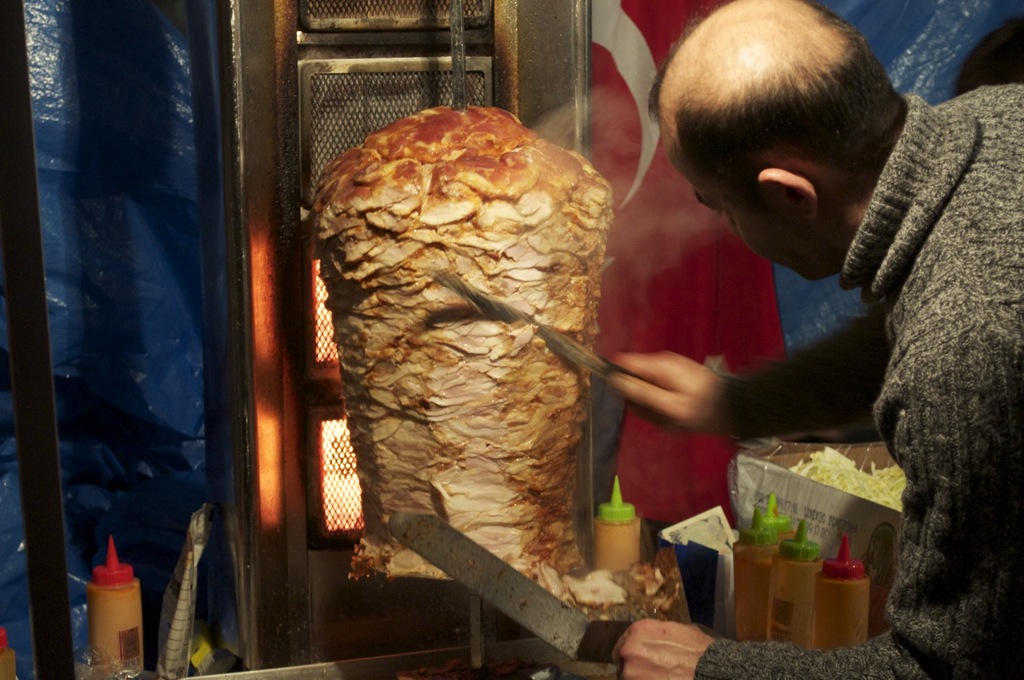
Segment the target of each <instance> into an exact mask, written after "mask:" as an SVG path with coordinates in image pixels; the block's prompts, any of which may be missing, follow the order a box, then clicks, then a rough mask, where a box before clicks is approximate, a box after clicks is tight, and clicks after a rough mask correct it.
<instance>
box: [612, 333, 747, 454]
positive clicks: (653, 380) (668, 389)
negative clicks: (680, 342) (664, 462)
mask: <svg viewBox="0 0 1024 680" xmlns="http://www.w3.org/2000/svg"><path fill="white" fill-rule="evenodd" d="M614 361H615V363H617V364H618V365H620V366H622V367H623V368H625V369H627V370H629V371H631V372H633V373H635V374H636V375H638V376H640V377H641V378H643V380H637V379H636V378H633V377H631V376H628V375H624V374H622V373H616V374H614V375H612V377H611V378H609V380H608V384H609V385H611V386H612V388H614V389H615V390H617V391H618V392H619V393H620V394H622V396H623V397H625V398H626V400H628V401H629V402H631V403H632V405H633V406H634V407H636V408H637V410H638V411H639V412H640V413H641V415H643V416H644V417H645V418H647V419H648V420H651V421H653V422H655V423H657V424H659V425H661V426H663V427H670V428H678V429H684V430H689V431H691V432H709V433H712V434H730V424H729V418H728V414H727V413H726V410H725V405H724V400H723V398H722V394H723V391H724V389H723V385H724V380H723V378H722V377H721V376H720V375H718V374H717V373H715V372H714V371H712V370H711V369H709V368H707V367H706V366H703V365H701V364H698V363H697V362H696V361H693V360H692V359H687V358H686V357H683V356H680V355H678V354H673V353H672V352H654V353H652V354H619V355H617V356H616V357H615V358H614Z"/></svg>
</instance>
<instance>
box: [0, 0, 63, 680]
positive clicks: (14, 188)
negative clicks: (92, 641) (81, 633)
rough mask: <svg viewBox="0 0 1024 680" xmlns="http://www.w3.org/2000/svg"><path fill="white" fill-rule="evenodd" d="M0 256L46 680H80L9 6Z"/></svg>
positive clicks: (21, 36)
mask: <svg viewBox="0 0 1024 680" xmlns="http://www.w3.org/2000/svg"><path fill="white" fill-rule="evenodd" d="M0 45H3V46H4V48H3V49H2V50H0V92H2V93H3V94H4V104H3V106H0V130H2V131H3V132H2V134H0V158H3V159H4V169H3V172H0V246H2V249H3V268H4V293H5V295H6V298H7V321H8V326H7V327H8V334H9V336H10V337H9V343H10V345H9V346H10V368H11V385H12V391H13V398H14V434H15V438H16V442H17V450H18V476H19V479H20V483H21V507H22V515H23V523H24V527H25V562H26V565H27V568H28V591H29V602H30V603H31V605H30V610H31V611H30V619H31V627H32V653H33V660H34V662H35V671H36V678H37V680H67V679H68V678H73V677H75V666H74V650H73V643H72V639H71V608H70V604H69V598H68V574H67V561H66V557H65V552H64V506H63V494H62V489H61V475H60V455H59V452H58V447H57V422H56V407H55V405H54V394H53V374H52V368H51V359H50V331H49V322H48V319H47V314H46V280H45V271H44V268H43V243H42V236H41V234H40V223H39V191H38V186H37V184H36V159H35V136H34V134H33V130H32V98H31V92H30V89H29V72H28V53H27V48H26V40H25V16H24V6H23V4H22V2H21V0H12V1H4V2H0Z"/></svg>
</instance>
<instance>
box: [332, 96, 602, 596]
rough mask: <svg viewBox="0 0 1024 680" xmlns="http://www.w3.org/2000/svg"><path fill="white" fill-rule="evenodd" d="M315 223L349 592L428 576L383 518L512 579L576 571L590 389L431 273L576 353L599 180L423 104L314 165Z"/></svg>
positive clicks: (592, 269) (493, 116) (559, 156)
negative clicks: (496, 561) (341, 438)
mask: <svg viewBox="0 0 1024 680" xmlns="http://www.w3.org/2000/svg"><path fill="white" fill-rule="evenodd" d="M314 212H315V217H316V220H317V237H318V247H319V253H320V259H321V262H320V272H321V276H322V278H323V280H324V283H325V284H326V287H327V292H328V301H327V306H328V309H329V310H330V312H331V313H332V316H333V323H334V340H335V342H336V343H337V345H338V349H339V352H340V359H341V369H342V381H343V383H344V389H345V404H346V409H347V413H348V426H349V430H350V432H351V437H352V446H353V448H354V450H355V453H356V461H357V469H358V474H359V480H360V484H361V487H362V498H363V514H364V519H365V530H364V533H363V537H362V540H361V543H360V547H359V549H358V551H357V554H356V555H355V557H354V558H353V565H352V573H353V576H354V577H358V576H361V575H366V574H369V573H371V572H373V571H382V572H386V573H387V574H388V575H389V576H428V577H443V574H442V573H441V572H440V571H439V570H438V569H437V568H435V567H434V566H432V565H430V564H429V563H427V562H425V561H424V560H423V559H422V558H420V557H419V555H417V554H416V553H414V552H412V551H411V550H409V549H407V548H405V547H404V546H402V545H401V544H400V543H397V542H396V541H395V540H394V539H393V538H392V537H391V536H390V534H389V533H388V530H387V521H388V518H389V515H390V513H392V512H398V511H403V512H419V513H423V512H428V513H434V514H437V515H439V516H441V517H442V518H444V519H446V520H447V521H448V522H450V523H451V524H452V525H453V526H454V527H455V528H457V529H458V530H460V531H461V532H462V533H464V534H466V535H467V536H468V537H469V538H471V539H473V540H474V541H476V542H477V543H480V544H481V545H483V546H484V547H486V548H488V549H489V550H490V551H491V552H493V553H495V554H496V555H497V556H498V557H501V558H502V559H504V560H505V561H506V562H508V563H510V564H511V565H512V566H514V567H515V568H516V569H518V570H519V571H522V572H524V573H527V574H531V575H535V576H536V574H537V573H538V572H539V570H540V569H541V568H542V567H545V568H550V569H553V570H555V571H556V572H558V573H562V574H566V573H569V572H571V571H572V570H574V569H577V568H579V567H581V566H582V560H581V556H580V552H579V549H578V545H577V541H576V534H575V527H574V506H575V498H576V488H577V456H578V455H579V449H580V445H581V437H582V431H583V427H582V425H583V423H584V421H585V419H586V416H587V414H586V405H587V402H588V390H589V382H588V381H589V377H588V376H587V375H586V374H585V373H584V372H581V371H580V370H578V369H575V368H573V367H572V366H570V365H568V364H567V363H565V362H564V361H563V360H561V359H559V358H558V357H556V356H555V355H553V354H551V352H550V351H548V350H547V349H546V347H545V345H544V344H543V342H541V340H540V339H539V338H536V337H534V327H532V326H530V325H528V324H522V323H520V324H511V325H510V324H504V323H497V322H493V321H488V320H485V319H483V318H481V316H480V315H479V314H476V313H475V311H474V310H473V309H472V308H471V307H470V306H469V305H468V303H466V302H464V301H463V300H462V299H461V298H459V296H458V295H457V294H455V293H453V292H451V291H450V290H448V289H446V288H444V287H442V286H440V285H439V284H437V283H435V282H434V281H433V280H432V278H431V277H432V275H433V274H434V273H436V272H450V273H452V274H455V275H457V276H459V277H461V278H462V280H464V281H465V282H466V283H468V284H470V285H473V286H476V287H477V288H480V289H482V290H484V291H486V292H487V293H489V294H490V295H493V296H495V297H497V298H500V299H502V300H506V301H508V302H509V303H510V304H512V305H513V306H516V307H518V308H520V309H522V311H525V312H527V313H529V314H531V315H534V316H535V317H536V318H537V319H538V320H539V321H540V322H542V323H546V324H550V325H551V326H554V327H556V328H558V329H560V330H563V331H565V332H567V333H569V334H570V335H571V336H573V337H574V338H575V339H576V340H578V341H580V342H582V343H584V344H587V345H589V344H592V342H593V339H594V335H595V333H596V316H597V309H596V308H597V301H598V295H599V285H600V275H601V269H602V264H603V260H604V254H605V242H606V236H607V231H608V227H609V225H610V223H611V220H612V196H611V188H610V186H609V184H608V183H607V182H606V181H605V180H604V179H603V178H602V177H601V176H600V175H599V174H598V173H597V171H596V170H595V169H594V168H593V167H592V166H591V165H590V164H589V163H588V162H587V160H586V159H585V158H583V157H582V156H581V155H579V154H577V153H575V152H573V151H569V150H565V149H562V148H560V147H558V146H556V145H554V144H552V143H550V142H547V141H545V140H544V139H542V138H541V137H539V136H538V135H537V134H536V133H535V132H533V131H531V130H529V129H528V128H526V127H524V126H523V125H522V124H521V123H520V122H519V121H518V120H517V119H516V118H515V117H514V116H513V115H512V114H510V113H508V112H506V111H503V110H501V109H497V108H486V107H479V108H478V107H470V108H468V109H466V110H452V109H449V108H447V107H438V108H433V109H428V110H425V111H421V112H419V113H416V114H414V115H412V116H409V117H407V118H403V119H401V120H398V121H396V122H395V123H393V124H391V125H389V126H387V127H385V128H382V129H381V130H378V131H377V132H374V133H372V134H370V135H369V136H368V137H367V138H366V140H365V143H364V144H363V145H361V146H359V147H356V148H353V149H350V150H348V151H347V152H345V153H344V154H342V155H341V156H339V157H338V158H336V159H335V160H334V161H332V162H331V163H330V164H328V165H327V166H326V168H325V169H324V172H323V174H322V175H321V178H320V184H319V186H318V189H317V193H316V200H315V205H314Z"/></svg>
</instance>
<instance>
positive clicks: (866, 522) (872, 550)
mask: <svg viewBox="0 0 1024 680" xmlns="http://www.w3.org/2000/svg"><path fill="white" fill-rule="evenodd" d="M826 446H827V447H829V448H832V449H835V450H836V451H838V452H839V453H841V454H843V455H844V456H846V457H847V458H849V459H851V460H853V461H854V463H855V464H856V466H857V468H858V469H860V470H868V471H870V470H871V464H872V463H874V464H875V467H876V469H877V468H885V467H888V466H890V465H895V461H893V459H892V456H890V455H889V452H888V450H887V449H886V447H885V445H884V444H882V443H873V444H852V445H836V444H806V443H800V444H789V443H782V444H778V445H774V446H770V447H766V448H763V449H751V450H745V451H741V452H740V453H738V454H736V456H734V457H733V460H732V462H731V464H730V469H729V484H730V495H731V502H732V509H733V513H734V516H735V517H736V518H737V522H738V524H739V526H740V527H741V528H742V527H748V526H750V522H751V518H752V516H753V511H754V508H755V507H758V508H761V510H762V511H763V510H764V509H765V508H766V507H767V505H768V494H770V493H774V494H775V497H776V500H777V501H778V508H779V513H780V514H786V515H789V516H790V517H792V518H793V525H794V526H796V524H797V522H799V521H800V520H806V522H807V534H808V538H809V539H810V540H812V541H814V542H816V543H818V544H819V545H820V546H821V555H822V557H834V556H835V555H836V553H837V552H838V551H839V542H840V540H841V539H842V535H843V532H846V534H847V535H848V536H849V540H850V552H851V553H852V556H853V557H854V558H855V559H860V560H863V561H864V568H865V571H866V572H867V573H868V575H869V576H870V577H871V581H872V602H871V624H870V626H869V635H876V634H878V633H879V632H882V631H883V630H885V628H887V627H888V626H887V624H885V622H884V608H885V600H886V598H887V597H888V593H889V588H890V587H891V586H892V583H893V579H894V578H895V574H896V554H897V553H896V548H897V539H898V536H899V532H900V524H901V519H902V515H901V513H900V512H898V511H896V510H894V509H892V508H888V507H886V506H884V505H881V504H879V503H875V502H874V501H870V500H867V499H865V498H859V497H857V496H854V495H851V494H849V493H846V492H845V491H842V490H840V489H837V488H834V487H831V486H828V485H826V484H823V483H821V482H818V481H815V480H813V479H808V478H806V477H803V476H801V475H798V474H796V473H795V472H792V471H791V470H789V468H790V467H792V466H793V465H796V464H797V463H799V462H801V461H804V460H808V459H809V458H810V455H811V454H812V453H814V452H817V451H822V450H823V449H824V448H825V447H826Z"/></svg>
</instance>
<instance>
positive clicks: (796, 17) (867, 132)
mask: <svg viewBox="0 0 1024 680" xmlns="http://www.w3.org/2000/svg"><path fill="white" fill-rule="evenodd" d="M651 94H652V98H651V109H652V110H651V113H652V115H654V116H655V117H656V118H657V119H658V120H659V121H660V123H661V128H662V133H663V136H664V137H665V142H666V146H667V149H668V151H669V154H670V156H672V157H673V161H674V162H676V164H677V165H679V163H680V162H681V161H682V160H683V159H684V158H685V160H686V161H687V163H688V164H689V165H691V166H694V167H697V168H698V169H700V170H701V171H705V172H710V173H712V174H713V175H715V176H719V177H721V178H722V179H727V180H730V181H734V180H735V181H741V180H742V177H741V176H740V175H744V174H746V175H749V173H750V172H751V171H752V167H750V166H751V164H752V163H753V164H754V165H756V160H757V157H758V156H759V155H763V154H764V153H771V152H776V151H783V150H784V151H785V152H787V153H793V154H796V155H800V156H802V157H805V158H808V159H811V160H821V161H823V162H830V163H838V164H843V165H845V166H846V167H847V168H848V169H850V170H851V171H867V172H872V171H875V170H880V168H881V164H882V163H883V162H884V160H885V158H886V157H887V155H888V151H889V150H890V149H891V141H893V140H894V139H895V132H898V127H899V124H900V123H901V121H902V111H904V105H903V102H902V100H901V99H900V98H899V96H898V95H897V94H896V93H895V91H894V90H893V89H892V86H891V85H890V83H889V80H888V77H887V75H886V73H885V70H884V69H883V68H882V66H881V64H879V63H878V60H877V59H876V58H875V57H874V55H873V54H872V53H871V50H870V48H869V46H868V44H867V42H866V40H865V39H864V38H863V36H862V35H861V34H860V33H859V32H858V31H857V30H856V29H855V28H853V27H852V26H851V25H850V24H848V23H847V22H846V21H844V20H843V19H842V18H840V17H839V16H837V15H836V14H834V13H833V12H831V11H830V10H828V9H827V8H824V7H822V6H820V5H818V4H816V3H814V2H811V1H810V0H735V1H734V2H730V3H728V4H726V5H724V6H722V7H720V8H719V9H718V10H716V11H715V12H713V13H712V14H711V15H709V16H708V17H707V18H705V19H704V20H703V21H701V22H700V23H698V24H696V25H695V26H692V27H691V28H690V30H689V31H688V32H687V34H686V35H685V36H684V37H683V39H682V40H681V41H680V42H679V43H677V45H676V46H674V47H673V50H672V52H671V53H670V54H669V57H668V59H666V61H665V63H664V64H663V65H662V67H661V69H660V71H659V74H658V79H657V80H656V82H655V87H654V89H653V90H652V93H651ZM894 128H895V132H894ZM886 142H890V144H888V146H886ZM880 146H881V147H883V148H880ZM748 179H749V177H748Z"/></svg>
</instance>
